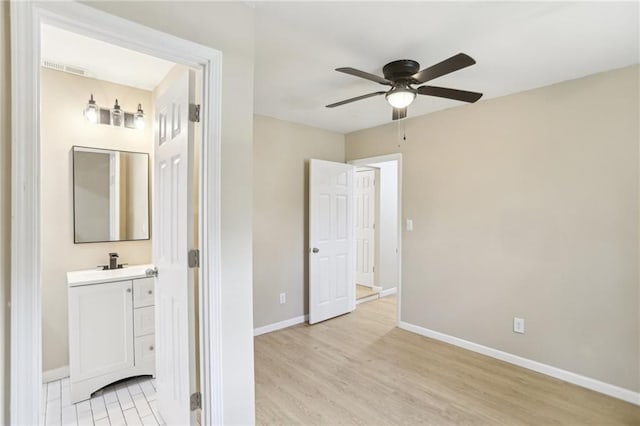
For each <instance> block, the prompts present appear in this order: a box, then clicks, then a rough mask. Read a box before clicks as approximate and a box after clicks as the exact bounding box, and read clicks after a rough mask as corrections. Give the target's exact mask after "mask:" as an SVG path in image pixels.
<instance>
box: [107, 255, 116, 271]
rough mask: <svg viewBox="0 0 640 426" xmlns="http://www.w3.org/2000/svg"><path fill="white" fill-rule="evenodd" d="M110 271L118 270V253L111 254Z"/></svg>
mask: <svg viewBox="0 0 640 426" xmlns="http://www.w3.org/2000/svg"><path fill="white" fill-rule="evenodd" d="M109 269H118V253H109Z"/></svg>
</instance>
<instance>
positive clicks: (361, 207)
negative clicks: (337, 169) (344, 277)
mask: <svg viewBox="0 0 640 426" xmlns="http://www.w3.org/2000/svg"><path fill="white" fill-rule="evenodd" d="M375 178H376V172H375V170H373V169H369V170H358V171H357V172H356V187H355V188H356V189H355V191H356V195H355V197H356V224H355V227H356V283H357V284H360V285H364V286H367V287H371V288H373V286H374V285H375V279H374V273H375V266H374V262H375V249H376V247H375V246H376V237H375V235H376V187H375V185H376V183H375V182H376V179H375Z"/></svg>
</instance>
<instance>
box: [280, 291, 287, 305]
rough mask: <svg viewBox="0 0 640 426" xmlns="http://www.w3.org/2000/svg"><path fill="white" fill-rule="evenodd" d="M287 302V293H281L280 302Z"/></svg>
mask: <svg viewBox="0 0 640 426" xmlns="http://www.w3.org/2000/svg"><path fill="white" fill-rule="evenodd" d="M283 303H287V293H280V304H283Z"/></svg>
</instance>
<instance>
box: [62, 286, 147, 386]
mask: <svg viewBox="0 0 640 426" xmlns="http://www.w3.org/2000/svg"><path fill="white" fill-rule="evenodd" d="M131 292H132V282H131V281H118V282H113V283H104V284H94V285H86V286H80V287H72V288H70V289H69V357H70V369H71V381H73V382H78V381H81V380H85V379H88V378H91V377H96V376H100V375H103V374H109V373H112V372H114V371H118V370H121V369H123V368H129V367H133V361H134V355H133V297H132V294H131Z"/></svg>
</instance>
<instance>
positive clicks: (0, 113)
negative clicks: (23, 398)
mask: <svg viewBox="0 0 640 426" xmlns="http://www.w3.org/2000/svg"><path fill="white" fill-rule="evenodd" d="M10 75H11V68H10V55H9V2H1V3H0V423H2V424H9V417H8V416H9V410H8V406H9V309H7V308H6V307H7V301H8V300H9V290H10V287H11V271H10V269H9V265H10V263H11V258H10V247H11V237H10V236H11V181H10V179H11V126H10V124H11V109H10V102H11V82H10V80H9V79H10Z"/></svg>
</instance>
